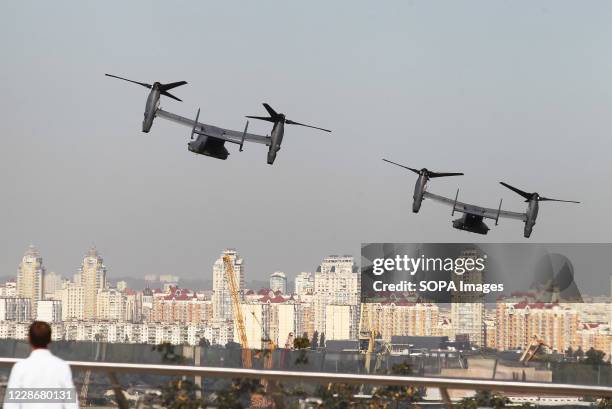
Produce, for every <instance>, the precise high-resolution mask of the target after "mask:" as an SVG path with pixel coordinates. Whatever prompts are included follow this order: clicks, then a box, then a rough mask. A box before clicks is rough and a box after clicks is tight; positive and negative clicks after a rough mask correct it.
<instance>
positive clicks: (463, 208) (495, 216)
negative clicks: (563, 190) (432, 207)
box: [383, 159, 580, 238]
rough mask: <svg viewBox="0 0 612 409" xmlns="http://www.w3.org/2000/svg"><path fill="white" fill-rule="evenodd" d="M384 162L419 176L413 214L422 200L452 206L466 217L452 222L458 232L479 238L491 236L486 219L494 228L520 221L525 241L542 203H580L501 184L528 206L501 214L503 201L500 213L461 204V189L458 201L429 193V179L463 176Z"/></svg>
mask: <svg viewBox="0 0 612 409" xmlns="http://www.w3.org/2000/svg"><path fill="white" fill-rule="evenodd" d="M383 160H384V161H385V162H388V163H391V164H393V165H397V166H400V167H402V168H404V169H408V170H410V171H412V172H414V173H416V174H417V175H419V177H418V179H417V181H416V184H415V186H414V194H413V203H412V211H413V212H414V213H418V212H419V209H420V208H421V203H422V202H423V199H431V200H433V201H436V202H440V203H442V204H446V205H450V206H452V208H453V210H452V212H451V216H452V215H454V214H455V212H459V213H463V216H462V217H461V218H459V219H456V220H453V227H454V228H455V229H459V230H465V231H468V232H472V233H477V234H487V233H488V232H489V227H488V226H487V225H486V224H485V223H484V221H483V219H491V220H495V225H496V226H497V224H498V222H499V219H500V217H503V218H508V219H514V220H520V221H522V222H524V223H525V228H524V231H523V235H524V236H525V237H526V238H529V237H530V236H531V232H532V231H533V226H534V225H535V223H536V218H537V217H538V210H539V202H542V201H554V202H567V203H580V202H576V201H573V200H560V199H550V198H547V197H542V196H540V195H539V194H538V193H535V192H534V193H527V192H524V191H522V190H520V189H517V188H515V187H513V186H510V185H509V184H507V183H504V182H500V183H501V184H502V185H503V186H505V187H507V188H508V189H510V190H512V191H513V192H515V193H518V194H519V195H521V196H522V197H524V198H525V202H527V203H528V205H527V210H526V211H525V213H520V212H511V211H508V210H502V208H501V206H502V200H500V201H499V207H498V208H497V209H489V208H486V207H481V206H477V205H473V204H469V203H463V202H459V201H458V200H457V199H458V197H459V189H457V194H456V195H455V199H454V200H453V199H449V198H447V197H444V196H440V195H436V194H434V193H431V192H429V191H427V182H428V181H429V179H432V178H438V177H445V176H459V175H463V173H458V172H454V173H440V172H432V171H430V170H428V169H426V168H423V169H420V170H419V169H414V168H410V167H408V166H404V165H401V164H399V163H395V162H392V161H390V160H387V159H383Z"/></svg>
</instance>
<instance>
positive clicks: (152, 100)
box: [105, 74, 331, 165]
mask: <svg viewBox="0 0 612 409" xmlns="http://www.w3.org/2000/svg"><path fill="white" fill-rule="evenodd" d="M105 75H106V76H108V77H112V78H117V79H120V80H123V81H128V82H131V83H134V84H138V85H141V86H143V87H145V88H148V89H150V90H151V91H150V92H149V96H148V97H147V102H146V105H145V111H144V119H143V121H142V132H145V133H147V132H149V131H150V130H151V126H152V125H153V120H154V119H155V117H160V118H164V119H166V120H168V121H172V122H176V123H178V124H181V125H185V126H187V127H189V128H191V135H190V139H191V141H190V142H189V143H188V144H187V147H188V149H189V150H190V151H191V152H194V153H197V154H200V155H205V156H210V157H213V158H217V159H223V160H225V159H227V157H228V156H229V152H228V151H227V149H226V148H225V142H229V143H234V144H236V145H239V146H240V148H239V151H240V152H242V150H243V147H244V142H245V141H246V142H255V143H260V144H263V145H266V146H268V161H267V162H268V164H270V165H272V164H273V163H274V160H275V159H276V154H277V153H278V151H279V150H280V148H281V143H282V141H283V136H284V134H285V124H287V125H300V126H305V127H308V128H314V129H319V130H322V131H326V132H331V131H330V130H329V129H323V128H318V127H316V126H311V125H306V124H302V123H299V122H295V121H292V120H290V119H287V118H286V117H285V115H284V114H281V113H277V112H276V111H275V110H274V109H272V107H270V105H268V104H265V103H264V104H263V105H264V108H265V109H266V111H268V114H270V116H269V117H258V116H248V117H247V118H253V119H260V120H264V121H268V122H272V123H274V125H273V127H272V132H271V133H270V135H269V136H268V135H258V134H252V133H247V129H248V127H249V121H247V122H246V125H245V127H244V130H243V131H234V130H231V129H225V128H220V127H218V126H214V125H207V124H203V123H201V122H198V119H199V117H200V110H199V109H198V112H197V114H196V118H195V120H191V119H189V118H185V117H182V116H180V115H177V114H173V113H171V112H168V111H164V110H163V109H161V108H160V107H159V99H160V97H161V95H164V96H166V97H169V98H172V99H174V100H177V101H181V100H180V99H179V98H177V97H176V96H174V95H172V94H170V93H169V92H168V91H169V90H171V89H173V88H176V87H179V86H181V85H185V84H187V82H186V81H178V82H171V83H168V84H162V83H159V82H154V83H153V84H148V83H145V82H138V81H133V80H130V79H127V78H123V77H119V76H116V75H111V74H105ZM196 135H197V137H196V138H195V140H194V137H195V136H196Z"/></svg>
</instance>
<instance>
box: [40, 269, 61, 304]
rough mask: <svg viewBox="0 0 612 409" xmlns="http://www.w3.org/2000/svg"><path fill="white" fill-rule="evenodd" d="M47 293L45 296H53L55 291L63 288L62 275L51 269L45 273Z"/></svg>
mask: <svg viewBox="0 0 612 409" xmlns="http://www.w3.org/2000/svg"><path fill="white" fill-rule="evenodd" d="M44 282H45V293H44V298H47V299H48V298H53V297H54V296H55V293H56V292H57V291H59V290H61V289H62V276H61V275H60V274H58V273H55V272H53V271H51V272H50V273H47V274H45V277H44Z"/></svg>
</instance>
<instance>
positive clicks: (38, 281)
mask: <svg viewBox="0 0 612 409" xmlns="http://www.w3.org/2000/svg"><path fill="white" fill-rule="evenodd" d="M44 278H45V268H44V267H43V264H42V257H41V256H40V253H39V252H38V250H37V249H36V247H34V246H30V247H29V248H28V250H27V251H26V252H25V254H24V255H23V258H22V259H21V263H20V264H19V271H18V273H17V295H18V296H19V297H22V298H28V299H30V304H31V308H32V310H31V311H36V304H37V302H38V301H39V300H42V299H43V293H44Z"/></svg>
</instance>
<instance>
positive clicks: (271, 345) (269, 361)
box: [251, 311, 276, 369]
mask: <svg viewBox="0 0 612 409" xmlns="http://www.w3.org/2000/svg"><path fill="white" fill-rule="evenodd" d="M251 315H253V318H254V319H255V321H257V324H259V326H260V327H261V333H262V335H263V336H262V338H261V341H262V345H263V349H264V353H267V355H265V358H266V360H265V361H264V368H266V369H271V368H272V366H273V364H274V360H273V358H274V357H273V355H274V350H275V349H276V343H275V342H274V341H272V339H271V338H270V335H268V331H266V329H265V328H264V326H263V323H262V322H261V321H259V318H257V316H256V315H255V312H254V311H251Z"/></svg>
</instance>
